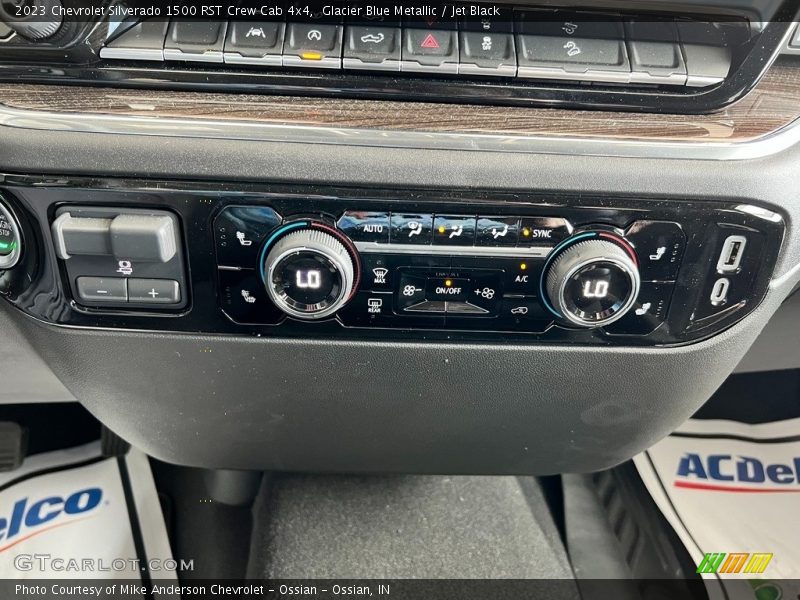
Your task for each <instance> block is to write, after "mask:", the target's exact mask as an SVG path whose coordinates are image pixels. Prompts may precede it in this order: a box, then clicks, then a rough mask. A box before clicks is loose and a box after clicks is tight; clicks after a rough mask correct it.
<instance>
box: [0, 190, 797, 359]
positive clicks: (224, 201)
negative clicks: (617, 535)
mask: <svg viewBox="0 0 800 600" xmlns="http://www.w3.org/2000/svg"><path fill="white" fill-rule="evenodd" d="M27 179H28V178H20V181H19V182H17V185H11V186H9V187H8V188H7V189H2V190H0V193H2V194H3V196H2V197H3V198H4V204H3V207H4V208H3V210H4V212H3V213H2V214H8V215H15V216H16V218H18V219H19V220H20V222H21V226H20V225H16V220H15V227H14V232H15V236H17V237H19V238H20V239H21V235H20V234H23V235H24V237H26V238H27V239H40V240H41V244H40V247H39V248H38V250H37V251H34V250H33V249H32V248H31V245H30V244H27V245H26V251H25V252H24V253H23V254H22V258H23V260H21V261H20V266H17V267H15V268H14V269H7V270H6V275H4V276H3V277H2V278H0V279H2V281H3V282H4V286H5V288H4V289H3V290H1V291H3V292H4V293H5V294H6V295H7V296H8V299H9V300H10V301H11V302H13V303H15V304H16V305H17V306H18V307H19V308H21V309H22V310H24V311H26V312H28V313H30V314H33V315H34V316H36V317H38V318H40V319H42V320H45V321H50V322H54V323H57V324H67V325H71V326H91V327H104V326H108V327H124V328H129V329H150V330H152V329H157V330H165V329H166V330H173V331H191V332H207V333H224V334H234V335H235V334H241V335H258V336H296V337H319V336H333V337H342V338H368V339H383V338H387V337H388V338H390V339H393V340H394V339H398V336H399V337H400V339H419V340H436V339H446V340H457V339H463V340H466V341H470V340H490V341H491V340H504V341H505V340H513V341H516V342H521V343H529V342H538V341H544V342H554V343H581V344H584V343H589V344H604V345H614V344H626V345H675V344H684V343H689V342H692V341H695V340H699V339H703V338H706V337H709V336H711V335H714V334H715V333H718V332H719V331H721V330H723V329H725V328H726V327H729V326H730V325H732V324H734V323H736V322H737V321H738V320H740V319H741V318H743V317H744V316H745V315H747V314H748V313H749V312H750V311H751V310H753V309H754V308H755V307H756V306H757V305H758V303H759V302H760V301H761V300H762V299H763V297H764V295H765V293H766V291H767V288H768V284H769V281H770V278H771V277H772V274H773V270H774V266H775V264H776V260H777V256H778V252H779V250H780V247H781V243H782V239H783V234H784V224H783V220H782V218H781V216H780V214H778V213H776V212H773V211H770V210H769V209H767V208H765V207H761V206H757V205H752V204H747V203H741V202H725V201H715V202H710V201H699V200H688V199H639V198H608V197H596V198H589V197H569V196H559V197H548V196H546V195H543V194H536V193H531V194H530V195H526V196H524V197H523V196H521V195H519V194H513V195H512V194H504V193H499V192H497V193H494V192H488V191H487V192H470V193H467V192H462V193H459V192H448V193H443V192H432V191H430V192H419V191H415V192H400V191H396V192H392V191H382V192H377V193H376V192H375V191H374V190H355V189H328V190H323V191H324V193H322V192H321V191H320V190H319V189H317V190H315V194H313V195H310V194H308V193H307V192H306V191H305V190H304V189H303V188H301V187H290V186H272V187H270V188H269V189H268V190H263V189H258V188H256V187H255V186H240V187H238V188H237V191H235V192H231V190H230V187H229V186H223V185H222V184H220V185H218V186H217V187H214V186H211V185H204V187H203V188H202V189H200V190H197V189H193V188H192V187H191V186H188V187H187V186H186V185H182V186H178V185H171V184H170V183H169V182H162V183H159V184H158V185H155V186H154V185H152V184H151V185H149V186H137V184H136V182H106V187H104V188H96V187H89V186H87V187H84V186H81V185H79V182H69V183H66V184H65V183H64V181H58V182H51V183H50V184H48V185H37V184H36V182H33V183H31V182H28V181H27ZM6 220H8V219H6ZM42 224H44V225H45V226H46V227H42V226H41V225H42ZM37 227H38V228H39V229H40V231H38V232H37V231H36V229H37ZM6 229H8V230H9V231H11V229H10V228H9V227H7V228H6ZM26 231H27V233H26ZM11 237H13V236H10V235H8V234H7V235H6V238H8V240H11ZM15 239H16V238H15ZM12 243H14V241H13V240H11V241H7V244H8V245H10V244H12ZM6 254H8V253H6ZM17 256H19V255H17ZM1 266H2V265H0V267H1ZM20 269H23V270H24V273H25V276H24V277H23V276H21V275H19V276H14V273H15V272H17V271H19V272H20V273H22V270H20ZM36 269H38V272H37V271H36ZM48 277H49V278H50V279H48ZM45 298H47V300H45Z"/></svg>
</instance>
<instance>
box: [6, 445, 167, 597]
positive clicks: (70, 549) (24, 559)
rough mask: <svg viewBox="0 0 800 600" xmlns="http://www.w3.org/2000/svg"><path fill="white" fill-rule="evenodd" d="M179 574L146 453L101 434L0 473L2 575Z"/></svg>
mask: <svg viewBox="0 0 800 600" xmlns="http://www.w3.org/2000/svg"><path fill="white" fill-rule="evenodd" d="M54 578H57V579H78V578H80V579H104V580H106V579H114V580H122V579H124V580H128V581H133V580H137V579H138V580H140V581H141V582H142V583H144V584H147V583H149V582H150V581H151V580H159V581H161V580H167V581H174V580H176V576H175V565H174V561H173V559H172V555H171V553H170V547H169V540H168V538H167V533H166V528H165V526H164V519H163V516H162V512H161V506H160V504H159V502H158V496H157V494H156V488H155V484H154V482H153V476H152V474H151V472H150V466H149V464H148V461H147V457H146V456H144V455H143V454H142V453H141V452H137V451H135V450H131V451H130V452H129V453H128V455H127V456H125V457H123V458H104V457H103V456H102V455H101V453H100V444H99V442H96V443H90V444H87V445H83V446H79V447H76V448H71V449H68V450H60V451H55V452H47V453H42V454H36V455H33V456H31V457H29V458H27V459H26V461H25V463H24V464H23V465H22V466H21V467H20V468H19V469H17V470H15V471H12V472H8V473H2V474H0V579H7V580H19V579H25V580H31V579H54Z"/></svg>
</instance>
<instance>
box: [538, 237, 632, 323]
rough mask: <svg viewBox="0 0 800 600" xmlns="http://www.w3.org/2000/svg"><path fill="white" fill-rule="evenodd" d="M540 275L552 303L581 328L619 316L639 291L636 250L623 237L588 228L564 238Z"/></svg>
mask: <svg viewBox="0 0 800 600" xmlns="http://www.w3.org/2000/svg"><path fill="white" fill-rule="evenodd" d="M542 277H543V279H542V287H543V288H544V289H543V291H544V292H545V294H544V295H545V296H546V300H547V301H549V302H545V304H547V305H548V308H549V309H550V310H552V311H553V312H554V313H555V314H556V315H557V316H559V317H560V318H562V319H564V320H566V321H568V322H569V323H571V324H573V325H578V326H581V327H600V326H603V325H608V324H609V323H613V322H614V321H616V320H617V319H621V318H622V317H623V316H624V315H625V313H627V312H628V310H630V308H631V307H632V306H633V304H634V302H635V301H636V297H637V296H638V294H639V284H640V278H639V269H638V267H637V262H636V254H635V253H634V252H633V250H632V249H631V248H630V246H628V245H627V243H626V242H625V241H624V240H623V239H622V238H617V237H616V236H613V235H611V234H606V233H584V234H581V235H577V236H575V237H574V238H572V239H570V240H566V241H565V242H563V243H562V244H561V245H560V246H558V247H557V248H556V249H555V250H554V251H553V254H551V256H550V258H549V259H548V262H547V265H546V267H545V271H544V272H543V274H542Z"/></svg>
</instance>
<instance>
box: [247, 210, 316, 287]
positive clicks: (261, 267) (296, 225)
mask: <svg viewBox="0 0 800 600" xmlns="http://www.w3.org/2000/svg"><path fill="white" fill-rule="evenodd" d="M308 225H309V221H293V222H292V223H287V224H286V225H283V226H281V227H279V228H278V229H276V230H275V231H274V232H273V233H272V235H271V236H269V239H268V240H267V241H266V243H265V244H264V246H263V247H262V248H261V253H260V254H259V255H258V272H259V274H260V275H261V281H262V282H263V283H264V284H265V285H266V283H267V282H266V279H265V278H266V276H267V274H266V271H265V268H266V264H265V263H266V257H267V251H269V247H270V246H271V245H272V243H273V242H275V241H276V240H277V239H278V238H279V237H281V236H282V235H284V234H285V233H288V232H290V231H292V230H294V229H301V228H303V227H308Z"/></svg>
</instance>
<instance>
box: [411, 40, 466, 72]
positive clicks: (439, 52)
mask: <svg viewBox="0 0 800 600" xmlns="http://www.w3.org/2000/svg"><path fill="white" fill-rule="evenodd" d="M401 70H403V71H413V72H418V73H419V72H422V73H427V72H433V73H450V74H456V73H458V35H457V34H456V32H455V31H447V30H444V29H405V30H404V31H403V56H402V63H401Z"/></svg>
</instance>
